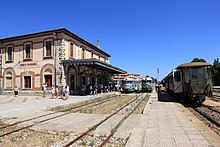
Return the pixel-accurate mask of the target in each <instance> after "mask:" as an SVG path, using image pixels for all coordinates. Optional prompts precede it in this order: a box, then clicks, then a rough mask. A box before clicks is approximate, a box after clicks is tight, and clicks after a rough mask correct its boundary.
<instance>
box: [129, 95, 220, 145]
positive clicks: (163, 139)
mask: <svg viewBox="0 0 220 147" xmlns="http://www.w3.org/2000/svg"><path fill="white" fill-rule="evenodd" d="M134 146H135V147H171V146H172V147H210V146H220V137H219V136H218V135H216V134H215V133H214V132H212V131H211V130H210V129H209V128H208V127H207V126H205V125H204V124H203V123H202V122H201V121H200V120H198V119H197V118H196V117H195V116H194V115H193V114H191V113H190V112H189V111H188V110H187V109H186V108H185V107H183V106H182V105H181V104H179V103H178V102H176V101H175V99H173V98H172V97H171V96H169V95H168V94H166V93H163V94H162V96H161V97H160V98H158V96H157V93H156V92H155V91H154V92H153V93H152V95H151V97H150V99H149V101H148V104H147V106H146V107H145V110H144V115H143V116H142V118H141V121H140V124H139V125H138V127H136V128H135V129H134V130H133V131H132V133H131V135H130V138H129V140H128V142H127V144H126V147H134Z"/></svg>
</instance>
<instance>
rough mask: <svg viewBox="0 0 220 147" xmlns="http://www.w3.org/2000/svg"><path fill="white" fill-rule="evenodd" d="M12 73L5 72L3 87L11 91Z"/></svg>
mask: <svg viewBox="0 0 220 147" xmlns="http://www.w3.org/2000/svg"><path fill="white" fill-rule="evenodd" d="M12 79H13V78H12V73H11V72H7V73H6V76H5V85H6V89H12V85H13V83H12Z"/></svg>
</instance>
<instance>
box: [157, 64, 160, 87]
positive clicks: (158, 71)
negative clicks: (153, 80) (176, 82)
mask: <svg viewBox="0 0 220 147" xmlns="http://www.w3.org/2000/svg"><path fill="white" fill-rule="evenodd" d="M159 73H160V70H159V68H157V84H159Z"/></svg>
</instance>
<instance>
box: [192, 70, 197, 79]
mask: <svg viewBox="0 0 220 147" xmlns="http://www.w3.org/2000/svg"><path fill="white" fill-rule="evenodd" d="M191 71H192V80H194V81H195V80H197V69H192V70H191Z"/></svg>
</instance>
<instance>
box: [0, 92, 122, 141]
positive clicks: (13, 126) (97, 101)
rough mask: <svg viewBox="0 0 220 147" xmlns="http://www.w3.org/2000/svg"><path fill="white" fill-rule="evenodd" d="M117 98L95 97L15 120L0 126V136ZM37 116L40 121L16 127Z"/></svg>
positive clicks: (35, 118)
mask: <svg viewBox="0 0 220 147" xmlns="http://www.w3.org/2000/svg"><path fill="white" fill-rule="evenodd" d="M117 98H118V97H117V96H111V97H107V98H106V97H104V98H96V99H94V100H91V101H87V102H85V103H80V104H77V105H74V106H72V107H70V108H67V109H63V110H60V111H56V112H52V113H48V114H44V115H40V116H37V117H33V118H30V119H26V120H22V121H18V122H15V123H13V124H9V125H4V126H1V127H0V138H1V137H4V136H7V135H10V134H13V133H15V132H18V131H21V130H24V129H27V128H30V127H33V126H35V125H37V124H40V123H43V122H46V121H49V120H52V119H55V118H59V117H62V116H65V115H68V114H70V113H76V112H79V111H80V109H81V108H85V107H93V106H96V105H100V104H102V103H105V102H108V101H112V100H116V99H117ZM60 112H63V113H62V114H60ZM54 115H55V116H54ZM49 116H51V117H49ZM44 117H49V118H45V119H44ZM39 118H42V120H41V121H36V122H34V123H33V124H31V125H26V126H25V127H19V128H17V127H16V125H18V124H22V123H27V122H30V121H33V120H37V119H39ZM8 130H9V131H8Z"/></svg>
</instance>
